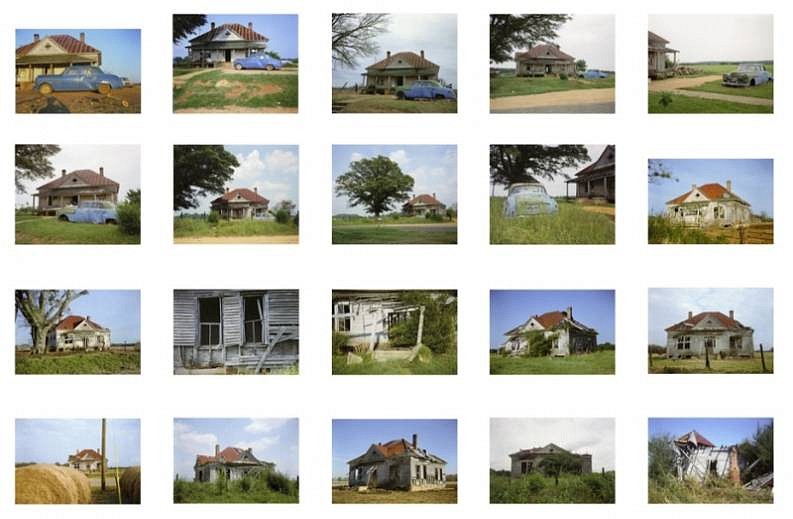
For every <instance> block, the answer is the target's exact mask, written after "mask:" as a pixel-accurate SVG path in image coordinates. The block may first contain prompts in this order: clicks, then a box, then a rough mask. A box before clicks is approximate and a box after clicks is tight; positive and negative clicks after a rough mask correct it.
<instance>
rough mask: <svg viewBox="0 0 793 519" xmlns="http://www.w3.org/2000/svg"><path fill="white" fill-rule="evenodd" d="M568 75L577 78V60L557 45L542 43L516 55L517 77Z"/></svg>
mask: <svg viewBox="0 0 793 519" xmlns="http://www.w3.org/2000/svg"><path fill="white" fill-rule="evenodd" d="M560 74H566V75H567V76H569V77H575V58H574V57H573V56H571V55H569V54H566V53H564V52H562V50H561V49H560V48H559V45H557V44H555V43H542V44H540V45H534V46H532V47H529V49H528V50H527V51H525V52H516V53H515V75H516V76H518V77H543V76H558V75H560Z"/></svg>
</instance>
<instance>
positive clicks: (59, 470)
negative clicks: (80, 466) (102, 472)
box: [15, 465, 91, 505]
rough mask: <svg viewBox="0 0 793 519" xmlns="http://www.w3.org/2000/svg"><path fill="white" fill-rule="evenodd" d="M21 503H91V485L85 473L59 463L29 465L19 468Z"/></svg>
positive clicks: (17, 495) (17, 478) (18, 485)
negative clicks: (57, 464) (58, 464)
mask: <svg viewBox="0 0 793 519" xmlns="http://www.w3.org/2000/svg"><path fill="white" fill-rule="evenodd" d="M15 485H16V503H17V504H66V505H76V504H85V503H90V502H91V487H90V485H89V484H88V478H86V477H85V476H84V475H83V474H82V473H81V472H79V471H77V470H75V469H72V468H67V467H58V466H56V465H28V466H26V467H19V468H17V469H16V476H15Z"/></svg>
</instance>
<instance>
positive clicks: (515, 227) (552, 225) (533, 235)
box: [490, 197, 614, 244]
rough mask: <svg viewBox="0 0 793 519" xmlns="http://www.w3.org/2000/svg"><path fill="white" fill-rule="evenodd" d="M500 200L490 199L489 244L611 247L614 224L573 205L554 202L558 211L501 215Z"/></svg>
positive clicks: (603, 216)
mask: <svg viewBox="0 0 793 519" xmlns="http://www.w3.org/2000/svg"><path fill="white" fill-rule="evenodd" d="M504 200H505V199H504V197H491V198H490V243H492V244H613V243H614V221H613V220H612V219H611V218H609V217H608V216H607V215H605V214H598V213H595V212H592V211H587V210H586V209H584V208H583V207H581V206H579V205H578V204H576V203H572V202H566V201H561V200H558V201H557V202H558V203H559V212H558V213H556V214H549V215H536V216H526V217H511V218H508V217H506V216H504Z"/></svg>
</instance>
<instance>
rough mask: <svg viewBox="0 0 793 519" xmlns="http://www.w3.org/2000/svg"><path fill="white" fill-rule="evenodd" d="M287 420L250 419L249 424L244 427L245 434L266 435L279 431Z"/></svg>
mask: <svg viewBox="0 0 793 519" xmlns="http://www.w3.org/2000/svg"><path fill="white" fill-rule="evenodd" d="M289 420H290V418H251V421H250V423H248V425H246V426H245V432H249V433H268V432H271V431H274V430H276V429H280V428H281V427H282V426H283V425H284V424H286V423H288V422H289Z"/></svg>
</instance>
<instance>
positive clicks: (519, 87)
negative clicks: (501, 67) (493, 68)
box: [490, 74, 615, 98]
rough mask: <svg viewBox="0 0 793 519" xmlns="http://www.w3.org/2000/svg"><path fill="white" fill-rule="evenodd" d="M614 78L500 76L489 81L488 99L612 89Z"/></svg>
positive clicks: (612, 76)
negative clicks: (567, 91)
mask: <svg viewBox="0 0 793 519" xmlns="http://www.w3.org/2000/svg"><path fill="white" fill-rule="evenodd" d="M614 79H615V76H614V75H613V74H612V75H610V76H609V77H607V78H604V79H577V78H569V79H566V80H564V79H559V78H557V77H532V78H528V77H516V76H514V75H512V76H507V75H501V76H498V77H495V78H491V79H490V97H491V98H493V97H507V96H521V95H530V94H543V93H545V92H561V91H564V90H583V89H589V88H614Z"/></svg>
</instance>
